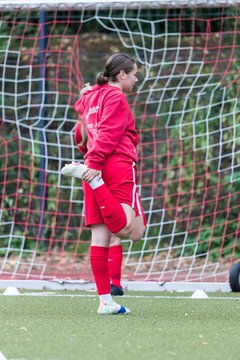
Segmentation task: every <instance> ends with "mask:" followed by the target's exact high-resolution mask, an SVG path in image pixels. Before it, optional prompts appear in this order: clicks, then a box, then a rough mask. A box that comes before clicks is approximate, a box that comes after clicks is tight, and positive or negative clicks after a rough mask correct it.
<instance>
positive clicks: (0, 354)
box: [0, 351, 7, 360]
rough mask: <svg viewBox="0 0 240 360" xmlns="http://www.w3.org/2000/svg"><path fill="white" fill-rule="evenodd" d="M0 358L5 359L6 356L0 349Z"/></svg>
mask: <svg viewBox="0 0 240 360" xmlns="http://www.w3.org/2000/svg"><path fill="white" fill-rule="evenodd" d="M0 360H7V358H6V357H5V356H4V355H3V353H2V352H1V351H0Z"/></svg>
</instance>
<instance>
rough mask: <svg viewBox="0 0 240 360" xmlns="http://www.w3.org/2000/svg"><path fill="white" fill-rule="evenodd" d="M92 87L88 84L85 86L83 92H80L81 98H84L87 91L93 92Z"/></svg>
mask: <svg viewBox="0 0 240 360" xmlns="http://www.w3.org/2000/svg"><path fill="white" fill-rule="evenodd" d="M91 89H92V86H91V84H90V83H86V84H84V85H83V88H82V90H81V91H80V96H82V95H83V94H84V93H85V92H86V91H88V90H91Z"/></svg>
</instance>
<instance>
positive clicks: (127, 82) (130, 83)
mask: <svg viewBox="0 0 240 360" xmlns="http://www.w3.org/2000/svg"><path fill="white" fill-rule="evenodd" d="M137 72H138V68H137V65H136V64H134V66H133V70H132V71H130V72H129V73H128V74H126V73H125V72H124V74H123V75H124V76H123V79H122V81H121V85H122V91H123V92H126V93H130V92H132V90H133V87H134V85H135V84H136V82H137V81H138V78H137Z"/></svg>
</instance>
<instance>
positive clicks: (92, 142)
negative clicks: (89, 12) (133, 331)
mask: <svg viewBox="0 0 240 360" xmlns="http://www.w3.org/2000/svg"><path fill="white" fill-rule="evenodd" d="M137 71H138V68H137V64H136V62H135V61H134V59H132V58H130V57H129V56H128V55H126V54H123V53H117V54H113V55H111V56H110V57H109V58H108V59H107V61H106V64H105V69H104V71H103V72H101V73H99V74H98V75H97V77H96V85H95V86H93V87H92V88H91V89H89V90H87V91H86V92H85V93H84V94H83V95H82V96H81V97H80V99H79V100H78V101H77V103H76V105H75V109H76V111H77V112H78V113H79V115H80V118H81V119H82V120H83V122H84V125H85V128H86V132H87V137H88V146H87V153H86V154H85V156H84V164H80V163H72V164H70V165H65V166H64V168H63V169H62V170H61V173H62V174H64V175H69V176H76V177H79V178H82V180H83V188H84V196H85V217H86V225H87V226H91V232H92V242H91V246H90V263H91V267H92V271H93V275H94V278H95V282H96V286H97V291H98V295H99V298H100V306H99V308H98V313H99V314H101V315H103V314H128V313H130V310H129V309H127V308H126V307H124V306H120V305H118V304H117V303H115V302H114V301H113V299H112V296H111V293H110V276H109V268H108V252H109V244H110V240H111V236H112V234H114V235H115V236H116V237H118V238H124V237H129V238H131V239H132V240H139V239H140V238H141V237H142V235H143V232H144V230H145V224H144V220H143V219H144V218H143V216H140V215H141V214H142V213H141V211H142V209H141V204H140V199H139V195H138V193H137V190H136V162H137V153H136V146H137V143H138V135H137V131H136V128H135V122H134V117H133V114H132V111H131V109H130V107H129V104H128V102H127V98H126V96H125V94H124V93H130V92H131V91H132V89H133V86H134V85H135V83H136V82H137V81H138V79H137V76H136V75H137Z"/></svg>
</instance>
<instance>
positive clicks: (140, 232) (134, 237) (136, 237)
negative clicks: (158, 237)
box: [130, 226, 146, 241]
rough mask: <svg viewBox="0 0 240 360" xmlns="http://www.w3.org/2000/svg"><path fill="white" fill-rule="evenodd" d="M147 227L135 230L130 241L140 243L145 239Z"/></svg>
mask: <svg viewBox="0 0 240 360" xmlns="http://www.w3.org/2000/svg"><path fill="white" fill-rule="evenodd" d="M145 229H146V226H143V227H139V228H137V229H136V228H135V229H134V230H133V231H132V232H131V234H130V239H131V240H132V241H140V240H141V239H142V238H143V235H144V232H145Z"/></svg>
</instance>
